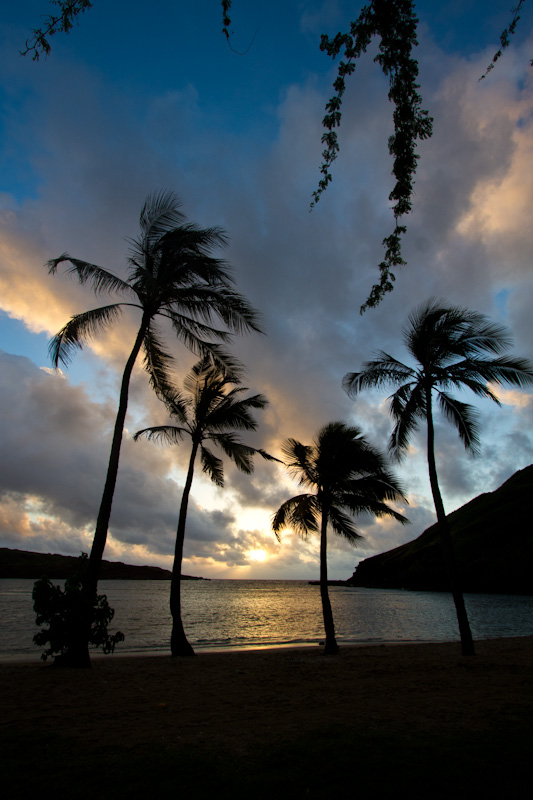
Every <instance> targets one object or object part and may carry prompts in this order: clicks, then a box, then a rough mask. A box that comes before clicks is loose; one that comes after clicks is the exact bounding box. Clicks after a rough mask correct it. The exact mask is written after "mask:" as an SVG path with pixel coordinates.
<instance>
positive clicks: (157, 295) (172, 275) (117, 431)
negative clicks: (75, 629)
mask: <svg viewBox="0 0 533 800" xmlns="http://www.w3.org/2000/svg"><path fill="white" fill-rule="evenodd" d="M180 205H181V204H180V202H179V200H178V198H177V197H176V196H175V195H174V194H173V193H172V192H161V193H158V194H153V195H150V196H149V197H148V198H147V200H146V202H145V204H144V206H143V209H142V211H141V216H140V235H139V237H138V238H137V239H133V240H130V245H131V251H130V255H129V258H128V273H127V277H126V278H125V279H123V278H120V277H118V276H117V275H114V274H113V273H112V272H109V271H108V270H106V269H103V268H102V267H98V266H96V265H94V264H90V263H88V262H86V261H81V260H79V259H77V258H72V257H71V256H70V255H68V254H67V253H64V254H63V255H62V256H60V257H59V258H56V259H52V260H51V261H49V262H48V264H47V266H48V268H49V271H50V273H52V274H54V273H55V272H56V270H57V268H58V265H59V264H61V263H62V262H64V261H66V262H69V263H70V265H71V266H70V268H69V269H68V270H67V271H68V273H69V274H74V275H76V276H77V278H78V280H79V282H80V283H81V284H86V283H88V284H89V285H90V286H91V287H92V289H93V291H94V292H95V294H97V295H100V294H114V295H118V296H119V297H123V298H124V300H121V301H119V302H114V303H111V304H109V305H105V306H102V307H100V308H94V309H91V310H90V311H85V312H84V313H82V314H77V315H76V316H74V317H72V319H71V320H70V321H69V322H68V323H67V324H66V325H65V327H64V328H62V329H61V330H60V331H59V333H58V334H57V335H56V336H55V337H54V338H53V339H52V341H51V344H50V354H51V358H52V362H53V364H54V366H56V367H57V366H58V364H59V363H60V362H61V363H63V364H68V363H69V361H70V359H71V358H72V356H73V354H74V352H75V350H76V349H80V348H81V347H82V346H83V345H84V344H86V343H87V342H88V341H90V340H91V339H92V338H93V337H94V336H95V335H96V334H98V333H100V332H101V331H102V330H104V329H106V328H107V327H108V326H110V325H111V324H112V323H114V322H116V321H117V319H118V317H119V315H120V313H121V311H122V309H123V308H124V307H130V308H135V309H138V310H139V312H140V322H139V328H138V330H137V334H136V336H135V341H134V343H133V347H132V349H131V352H130V355H129V357H128V360H127V362H126V366H125V368H124V372H123V375H122V383H121V388H120V398H119V405H118V412H117V417H116V421H115V428H114V432H113V439H112V444H111V453H110V457H109V465H108V469H107V476H106V481H105V486H104V491H103V495H102V500H101V504H100V510H99V512H98V517H97V521H96V528H95V533H94V539H93V544H92V549H91V553H90V558H89V563H88V568H87V574H86V576H85V579H84V583H83V586H84V595H85V600H86V603H87V604H88V605H89V606H90V605H91V604H92V602H93V598H94V597H95V595H96V588H97V583H98V575H99V570H100V564H101V561H102V556H103V552H104V548H105V544H106V539H107V531H108V526H109V520H110V516H111V506H112V502H113V494H114V490H115V484H116V479H117V473H118V466H119V457H120V448H121V442H122V435H123V430H124V423H125V418H126V411H127V406H128V390H129V384H130V378H131V374H132V370H133V367H134V364H135V362H136V360H137V357H138V355H139V353H140V352H141V350H142V352H143V355H144V367H145V369H146V371H147V373H148V375H149V379H150V383H151V385H152V387H153V388H154V390H155V391H156V392H157V393H159V394H161V393H163V392H165V391H167V390H169V386H170V383H169V374H170V370H171V367H172V364H173V359H172V357H171V355H170V354H169V352H168V351H167V349H166V348H165V347H164V345H163V338H162V334H161V331H160V330H159V328H158V326H157V324H156V319H157V318H159V319H161V318H162V319H166V320H169V321H170V324H171V326H172V328H173V331H174V334H175V335H176V337H177V338H178V340H179V341H181V342H182V343H183V344H185V345H186V346H187V347H188V348H189V349H190V350H192V351H194V352H196V353H199V354H204V353H209V354H210V355H211V356H212V358H213V359H214V360H215V361H219V362H224V363H229V364H231V363H232V360H231V359H230V357H229V356H227V355H226V354H225V353H224V351H223V349H221V345H220V343H221V342H225V341H228V340H229V338H230V334H231V333H234V332H237V333H240V332H242V331H246V330H250V329H251V330H255V331H258V330H259V327H258V322H257V314H256V312H255V311H254V309H253V308H252V307H251V306H250V304H249V303H248V301H247V300H246V299H245V298H244V297H242V295H240V294H238V293H237V292H236V291H235V290H234V289H233V279H232V277H231V272H230V268H229V266H228V264H227V263H226V262H224V261H222V260H220V259H219V258H215V257H214V256H213V255H212V253H213V250H214V249H215V248H216V247H219V246H221V245H224V244H226V237H225V235H224V234H223V232H222V231H221V230H220V229H219V228H207V229H200V228H198V227H196V226H195V225H192V224H190V223H186V222H185V218H184V215H183V213H182V212H181V211H180ZM214 318H218V320H220V322H221V323H222V328H219V327H218V326H217V327H214V325H213V319H214ZM87 631H88V627H87V624H86V622H85V623H83V624H82V625H80V641H79V642H76V643H74V644H73V647H72V660H73V661H75V662H77V663H78V664H80V665H81V664H84V665H86V666H88V665H89V663H90V661H89V654H88V648H87ZM74 651H76V652H75V653H74Z"/></svg>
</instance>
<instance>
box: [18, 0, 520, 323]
mask: <svg viewBox="0 0 533 800" xmlns="http://www.w3.org/2000/svg"><path fill="white" fill-rule="evenodd" d="M52 2H54V4H55V5H57V6H58V7H59V9H60V13H59V14H57V15H55V16H54V15H49V16H47V17H45V23H44V25H43V26H42V27H41V28H36V29H34V30H33V31H32V33H33V37H32V38H31V39H28V41H27V42H26V49H25V50H24V51H23V53H22V55H26V54H27V53H30V52H31V53H33V59H34V60H38V59H39V56H40V55H42V54H44V55H45V56H46V55H48V54H49V52H50V49H51V48H50V42H49V39H50V37H51V36H53V35H54V34H55V33H58V32H65V33H68V32H69V30H70V29H71V28H72V25H73V20H74V19H76V17H77V16H78V15H79V14H80V13H83V12H84V11H86V10H87V9H88V8H91V6H92V3H91V2H89V0H52ZM524 2H525V0H518V4H517V6H516V7H515V8H513V9H511V13H512V15H513V16H512V20H511V22H510V24H509V26H508V27H507V28H505V30H504V31H503V32H502V34H501V36H500V45H501V47H500V49H499V50H498V51H497V53H496V54H495V55H494V57H493V60H492V63H491V64H490V65H489V66H488V68H487V70H486V72H485V73H484V75H482V76H481V77H482V78H484V77H485V76H486V75H487V74H488V73H489V72H490V71H491V70H492V69H493V68H494V65H495V63H496V62H497V61H498V59H499V58H500V57H501V55H502V52H503V50H504V49H505V48H506V47H508V46H509V44H510V37H511V36H512V35H513V34H514V33H515V31H516V26H517V25H518V21H519V19H520V15H519V12H520V9H521V7H522V5H523V3H524ZM220 3H221V8H222V33H223V35H224V36H225V37H226V39H227V41H228V44H230V47H231V43H230V38H231V34H230V25H231V18H230V12H231V0H220ZM418 22H419V20H418V18H417V16H416V13H415V4H414V2H413V0H370V2H369V3H368V5H365V6H363V8H362V9H361V11H360V13H359V16H358V17H357V18H356V19H354V20H353V21H352V22H351V23H350V27H349V30H348V31H346V32H344V33H340V32H339V33H337V35H336V36H334V37H333V38H330V37H329V36H327V35H326V34H323V35H322V39H321V43H320V49H321V50H323V51H324V52H326V53H327V54H328V55H329V56H331V57H332V58H336V57H337V56H338V55H339V54H340V53H342V56H343V59H342V60H341V61H340V63H339V67H338V72H337V78H336V79H335V81H334V83H333V89H334V91H335V94H334V95H333V97H331V98H330V100H329V101H328V103H327V104H326V112H327V113H326V115H325V117H324V118H323V120H322V123H323V126H324V128H325V129H326V132H325V133H324V134H323V135H322V143H323V144H324V145H325V149H324V150H323V152H322V165H321V167H320V172H321V174H322V176H323V177H322V178H321V179H320V181H319V184H318V188H317V189H316V191H315V192H313V200H312V202H311V208H312V207H313V206H314V205H315V204H316V203H317V202H318V201H319V199H320V196H321V195H322V193H323V192H324V191H325V189H326V188H327V186H328V184H329V183H330V182H331V180H332V174H331V171H330V168H331V166H332V164H333V162H334V161H335V160H336V158H337V156H338V153H339V142H338V137H337V132H336V130H335V129H336V128H338V127H339V125H340V122H341V106H342V98H343V95H344V92H345V89H346V77H347V76H348V75H351V74H353V72H354V70H355V66H356V64H355V62H356V61H357V59H358V58H360V57H361V56H362V55H364V54H365V53H366V51H367V48H368V47H369V45H370V44H371V42H372V40H373V39H374V38H376V39H377V40H378V41H379V53H378V55H377V56H376V57H375V59H374V60H375V61H376V62H377V63H378V64H379V65H380V66H381V69H382V71H383V73H384V75H386V76H387V77H388V78H389V100H390V101H391V102H392V103H393V104H394V107H395V108H394V113H393V123H394V134H393V135H392V136H390V137H389V142H388V146H389V153H390V155H391V156H392V157H393V168H392V174H393V175H394V178H395V181H396V183H395V185H394V188H393V190H392V191H391V193H390V195H389V200H391V201H392V202H393V203H394V205H393V207H392V211H393V214H394V230H393V232H392V233H391V234H390V235H389V236H386V237H385V238H384V239H383V247H384V248H385V257H384V259H383V260H382V261H381V262H380V264H379V265H378V268H379V271H380V278H379V281H378V282H377V283H375V284H374V286H373V287H372V289H371V291H370V294H369V296H368V298H367V299H366V301H365V302H364V303H363V304H362V306H361V309H360V310H361V313H363V312H364V311H365V310H366V309H368V308H373V307H375V306H377V305H378V304H379V303H380V302H381V300H382V299H383V298H384V296H385V295H386V294H387V293H388V292H391V291H392V289H393V286H394V281H395V279H396V275H395V270H396V269H397V268H398V267H401V266H404V265H405V264H406V262H405V261H404V259H403V257H402V241H401V237H402V236H403V234H405V233H406V230H407V229H406V227H405V225H402V224H399V220H400V219H401V218H402V217H404V216H405V215H406V214H408V213H409V212H410V211H411V208H412V201H413V194H414V177H415V173H416V168H417V162H418V159H419V156H418V154H417V152H416V144H417V141H418V140H424V139H428V138H429V137H430V136H431V135H432V128H433V118H432V117H430V116H429V113H428V111H426V110H424V109H422V107H421V103H422V98H421V96H420V95H419V94H418V91H417V90H418V89H419V88H420V87H419V84H418V82H417V80H418V61H417V60H416V59H415V58H413V55H412V53H413V48H414V47H416V45H417V44H418V41H417V28H418ZM232 49H233V48H232ZM532 64H533V62H532Z"/></svg>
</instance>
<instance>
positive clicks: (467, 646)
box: [426, 389, 475, 656]
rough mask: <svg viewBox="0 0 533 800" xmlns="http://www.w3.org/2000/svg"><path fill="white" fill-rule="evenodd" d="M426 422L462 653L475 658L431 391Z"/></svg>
mask: <svg viewBox="0 0 533 800" xmlns="http://www.w3.org/2000/svg"><path fill="white" fill-rule="evenodd" d="M426 420H427V430H428V436H427V459H428V468H429V481H430V484H431V492H432V494H433V502H434V503H435V511H436V513H437V522H438V526H439V533H440V540H441V544H442V550H443V554H444V562H445V564H446V569H447V572H448V578H449V581H450V589H451V593H452V596H453V602H454V603H455V610H456V612H457V622H458V624H459V634H460V637H461V652H462V654H463V655H464V656H473V655H474V654H475V652H474V640H473V638H472V631H471V630H470V623H469V622H468V615H467V613H466V608H465V601H464V597H463V592H462V589H461V584H460V580H459V575H458V571H457V566H456V563H455V556H454V552H453V544H452V537H451V533H450V526H449V525H448V520H447V519H446V512H445V511H444V503H443V502H442V497H441V493H440V489H439V482H438V479H437V467H436V464H435V429H434V426H433V412H432V407H431V389H427V390H426Z"/></svg>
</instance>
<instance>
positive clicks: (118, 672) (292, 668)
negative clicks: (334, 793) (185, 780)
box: [0, 637, 533, 796]
mask: <svg viewBox="0 0 533 800" xmlns="http://www.w3.org/2000/svg"><path fill="white" fill-rule="evenodd" d="M476 646H477V655H476V656H475V657H474V658H463V657H462V656H461V655H460V650H459V644H458V643H444V644H409V645H387V646H384V645H380V646H368V647H358V646H352V647H345V648H343V649H342V650H341V652H340V653H339V654H338V656H324V655H323V654H322V652H321V651H320V649H319V648H317V649H314V648H312V649H291V650H286V649H284V650H263V651H244V652H226V653H205V654H200V655H197V656H196V657H195V658H191V659H171V658H170V657H162V656H152V657H139V658H138V657H122V658H121V657H113V656H111V657H101V658H95V659H93V666H92V669H91V670H87V671H67V670H60V669H55V668H53V667H51V666H48V665H43V664H42V662H38V661H37V662H36V663H17V664H6V663H3V664H0V686H1V687H2V698H3V699H2V715H1V731H2V740H3V741H6V740H8V739H9V737H11V736H13V735H15V734H16V736H19V737H23V738H24V737H25V736H30V737H31V736H35V735H36V733H38V735H39V737H40V738H41V740H43V741H45V740H50V739H53V738H54V737H64V736H68V739H69V741H70V742H71V743H76V742H79V743H80V744H82V745H83V748H84V750H85V751H87V750H90V749H91V748H96V749H105V750H109V751H113V750H115V749H117V748H119V749H121V750H126V751H127V750H131V752H132V753H133V752H135V754H136V758H139V757H140V755H139V754H142V753H143V752H144V751H146V752H148V751H151V752H152V751H153V749H154V748H156V749H158V750H164V751H165V752H166V753H172V752H173V751H176V752H177V751H178V750H179V749H180V748H183V747H188V746H192V747H194V748H195V749H196V750H197V751H198V748H201V749H203V750H205V751H209V752H211V753H217V752H220V753H225V754H230V755H231V756H233V757H236V758H243V757H244V758H247V757H248V756H253V754H254V753H257V752H258V751H260V750H261V749H264V748H268V747H269V746H275V745H276V744H279V743H280V742H285V743H289V744H290V743H297V742H298V741H299V740H300V739H301V738H302V737H303V736H306V735H308V734H312V733H313V732H319V731H327V730H332V729H333V728H334V727H340V728H342V729H345V730H349V731H350V735H358V736H359V735H361V736H365V737H368V736H372V735H374V734H376V735H381V734H383V733H386V735H387V736H388V737H390V736H392V737H395V739H396V740H403V741H404V742H409V741H410V740H412V741H424V740H430V739H431V737H435V736H436V737H440V738H443V737H444V739H446V740H450V741H453V740H454V738H457V737H463V738H464V737H465V736H466V737H472V741H474V740H476V739H478V740H479V737H483V736H485V737H487V736H489V737H492V736H493V735H494V736H498V737H500V738H501V737H502V735H504V736H505V735H506V732H508V733H509V734H512V732H513V730H514V729H515V728H516V729H517V730H518V728H520V730H522V729H525V727H526V725H527V721H528V720H529V721H531V719H533V688H532V681H531V669H532V664H533V638H530V637H525V638H510V639H499V640H491V641H481V642H477V645H476ZM517 726H518V728H517ZM529 730H531V729H529ZM522 738H523V737H522ZM530 743H533V738H532V739H530ZM307 795H309V792H308V793H307ZM261 796H263V795H261ZM319 796H328V795H327V794H325V795H319Z"/></svg>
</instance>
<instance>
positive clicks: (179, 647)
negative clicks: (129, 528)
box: [170, 439, 199, 656]
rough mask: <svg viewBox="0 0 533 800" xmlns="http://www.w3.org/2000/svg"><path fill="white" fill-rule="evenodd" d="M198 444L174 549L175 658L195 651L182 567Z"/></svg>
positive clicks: (172, 607)
mask: <svg viewBox="0 0 533 800" xmlns="http://www.w3.org/2000/svg"><path fill="white" fill-rule="evenodd" d="M198 444H199V443H198V442H197V441H195V440H194V439H193V443H192V451H191V457H190V459H189V469H188V471H187V478H186V480H185V486H184V487H183V495H182V498H181V506H180V516H179V520H178V530H177V531H176V546H175V548H174V564H173V565H172V580H171V582H170V613H171V614H172V634H171V637H170V651H171V653H172V655H173V656H193V655H194V650H193V649H192V647H191V645H190V644H189V642H188V640H187V636H186V635H185V630H184V628H183V622H182V620H181V565H182V561H183V543H184V541H185V523H186V521H187V508H188V505H189V495H190V493H191V486H192V479H193V475H194V462H195V460H196V454H197V452H198Z"/></svg>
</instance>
